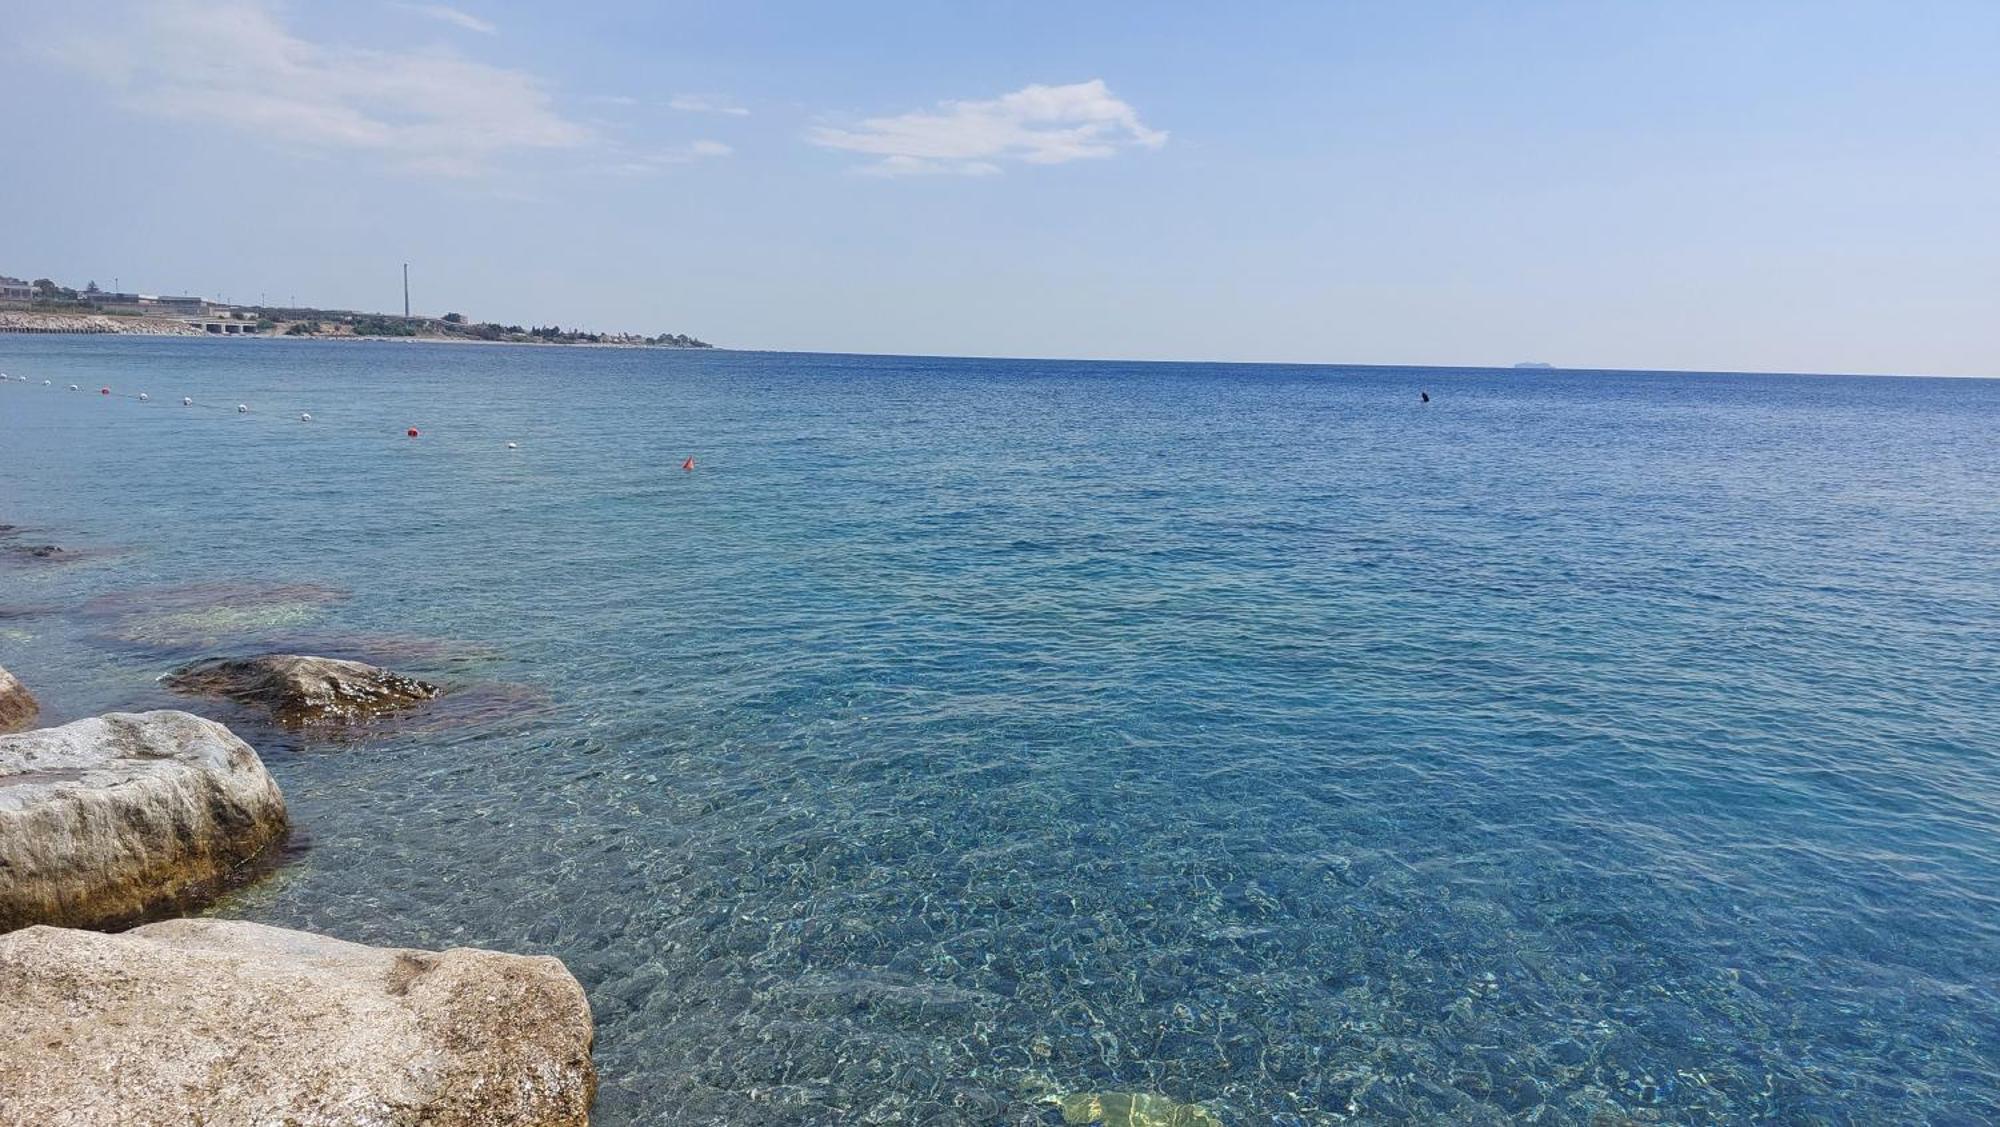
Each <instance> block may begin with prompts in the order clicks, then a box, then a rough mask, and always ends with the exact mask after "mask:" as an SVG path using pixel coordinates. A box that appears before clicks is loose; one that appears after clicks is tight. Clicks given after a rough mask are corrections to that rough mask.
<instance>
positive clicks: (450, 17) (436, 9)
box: [396, 4, 500, 35]
mask: <svg viewBox="0 0 2000 1127" xmlns="http://www.w3.org/2000/svg"><path fill="white" fill-rule="evenodd" d="M396 6H397V7H398V8H402V9H403V10H404V11H409V12H415V13H416V14H418V15H420V16H429V17H430V18H431V19H434V20H439V21H442V22H444V23H448V24H451V25H452V26H453V27H458V28H463V29H465V30H466V31H476V32H478V33H479V34H481V35H492V34H495V33H496V32H498V31H499V30H500V29H499V28H497V27H495V26H493V24H492V23H491V22H490V21H487V20H482V19H480V18H479V17H478V16H475V15H473V14H472V13H471V12H461V11H459V10H458V9H457V8H450V7H446V6H445V5H443V4H398V5H396Z"/></svg>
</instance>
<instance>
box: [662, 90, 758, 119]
mask: <svg viewBox="0 0 2000 1127" xmlns="http://www.w3.org/2000/svg"><path fill="white" fill-rule="evenodd" d="M667 108H669V109H676V110H679V111H681V112H682V113H720V114H728V115H729V116H731V117H749V116H750V111H749V110H746V109H744V108H743V107H742V106H739V105H737V104H735V103H734V102H731V101H730V100H729V99H727V98H716V97H712V96H710V95H707V94H676V95H674V96H673V99H672V100H671V101H669V102H668V103H667Z"/></svg>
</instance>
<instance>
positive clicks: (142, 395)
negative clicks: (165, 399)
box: [139, 391, 152, 403]
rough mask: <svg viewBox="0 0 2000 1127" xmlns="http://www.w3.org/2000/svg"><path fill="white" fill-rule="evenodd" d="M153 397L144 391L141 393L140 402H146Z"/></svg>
mask: <svg viewBox="0 0 2000 1127" xmlns="http://www.w3.org/2000/svg"><path fill="white" fill-rule="evenodd" d="M151 398H152V396H150V395H147V394H146V393H145V392H143V391H142V392H140V393H139V402H141V403H144V402H146V401H147V400H148V399H151Z"/></svg>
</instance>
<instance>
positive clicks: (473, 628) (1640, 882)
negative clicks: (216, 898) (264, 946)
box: [0, 337, 2000, 1124]
mask: <svg viewBox="0 0 2000 1127" xmlns="http://www.w3.org/2000/svg"><path fill="white" fill-rule="evenodd" d="M0 370H6V371H9V372H12V373H15V374H17V375H27V376H29V377H30V378H31V379H32V380H33V381H35V382H34V383H33V384H31V385H27V386H23V385H21V384H19V383H9V384H6V385H0V523H15V524H22V525H30V526H35V528H36V531H34V532H31V533H28V534H26V535H25V537H24V538H22V539H20V540H17V541H16V543H23V542H44V541H53V542H56V543H61V544H64V545H66V546H71V547H79V548H97V549H101V552H100V554H98V555H96V556H94V557H91V558H86V559H83V560H81V561H80V562H76V563H70V564H63V565H48V564H30V563H26V562H21V561H14V562H8V561H6V560H4V559H0V664H5V665H6V666H7V667H9V668H10V669H13V670H15V671H16V672H17V673H19V674H20V675H21V676H22V677H23V678H24V679H25V680H27V681H29V682H30V683H31V685H32V687H34V688H35V689H36V690H37V691H38V692H39V693H40V695H41V696H42V699H43V701H44V705H45V710H46V711H47V712H48V713H49V714H50V717H51V719H54V720H62V719H68V718H72V717H74V716H78V715H84V714H89V713H94V712H98V711H102V710H105V709H109V708H116V707H134V706H152V705H158V704H163V703H169V702H170V698H167V697H165V696H164V694H162V693H161V692H160V691H159V690H158V688H157V687H155V686H154V685H153V684H152V683H151V680H152V678H153V677H154V676H156V675H157V674H158V673H159V672H161V671H163V670H165V669H166V668H168V667H170V666H172V665H173V664H175V663H176V662H178V661H180V660H183V659H184V658H186V657H191V656H198V655H203V654H213V653H224V652H233V651H239V650H254V649H256V648H259V647H260V646H261V645H265V644H274V643H280V642H282V643H285V644H312V645H316V646H319V647H320V648H323V649H328V650H341V651H343V652H353V653H356V654H359V655H362V656H387V657H390V658H393V659H394V660H395V661H396V663H397V664H398V665H399V666H400V667H403V668H413V669H417V670H419V671H425V672H430V673H432V674H433V675H435V676H439V677H443V678H444V679H446V680H447V681H448V682H449V683H450V684H452V685H453V686H454V687H458V688H461V689H463V690H465V691H466V692H467V693H471V694H473V695H474V696H475V697H476V696H477V695H478V694H485V696H486V697H487V698H489V699H491V700H495V701H498V702H499V704H498V706H496V707H493V708H490V709H486V710H484V711H482V712H481V714H480V715H478V716H475V717H471V718H465V717H460V718H459V719H458V721H457V722H452V723H445V722H442V721H439V722H435V723H426V722H423V721H418V722H415V723H412V724H411V725H409V726H407V727H399V728H390V729H386V730H383V731H381V732H378V733H375V734H374V735H372V736H371V737H370V738H367V739H364V740H360V741H357V742H352V743H347V744H341V745H333V746H329V745H323V744H300V743H298V742H296V741H292V740H288V739H286V738H283V737H280V736H277V735H275V734H272V733H269V732H255V733H254V734H253V739H254V740H255V742H256V743H257V744H258V746H259V747H260V750H262V751H263V752H264V754H265V758H266V761H267V763H268V764H269V765H270V767H271V769H272V771H273V773H274V774H276V775H277V777H278V779H279V782H280V784H281V785H282V786H283V788H284V790H285V793H286V795H287V798H288V800H289V802H290V803H291V806H292V809H293V813H294V819H295V821H296V823H297V824H298V826H299V827H300V830H301V834H300V838H301V840H300V843H299V848H298V849H297V850H296V854H295V856H294V857H293V858H292V859H291V863H290V864H289V865H287V866H286V867H285V868H284V869H282V870H281V871H280V872H278V873H277V874H275V875H274V876H272V877H271V878H269V879H267V880H265V881H263V882H262V883H260V884H258V885H256V886H254V887H253V888H251V889H248V890H246V891H245V892H243V893H241V894H239V895H238V896H236V897H234V898H232V899H231V900H230V901H228V902H227V903H225V904H224V905H222V906H221V908H220V909H218V910H219V911H220V912H222V913H223V914H229V915H240V916H244V917H248V918H252V919H258V920H263V921H267V922H272V923H277V924H283V925H290V926H299V927H308V928H313V929H318V930H323V931H327V932H330V933H332V934H335V935H340V936H343V937H347V938H352V939H357V940H361V941H365V942H374V943H396V944H409V945H415V946H437V945H441V944H478V945H483V946H491V947H497V948H502V949H508V950H518V951H537V952H548V953H553V954H556V955H559V956H560V957H562V958H563V959H564V960H565V961H566V962H567V963H568V964H569V966H570V968H571V969H572V970H573V971H574V972H575V973H576V974H577V975H578V977H579V978H580V979H581V980H582V981H583V982H584V984H585V985H586V987H587V988H588V989H589V991H590V994H591V1001H592V1005H593V1007H594V1008H595V1012H596V1017H597V1027H598V1035H599V1041H598V1051H597V1061H598V1065H599V1068H600V1070H601V1072H602V1076H603V1088H602V1092H601V1096H600V1100H599V1105H598V1118H599V1120H600V1121H601V1122H604V1123H624V1122H659V1123H671V1122H724V1123H746V1124H747V1123H873V1122H887V1123H901V1122H938V1123H954V1122H958V1123H994V1122H1005V1123H1041V1122H1051V1121H1053V1120H1054V1119H1055V1112H1054V1110H1053V1108H1052V1107H1050V1106H1049V1105H1047V1104H1045V1103H1040V1102H1037V1100H1036V1097H1037V1096H1039V1095H1041V1094H1042V1093H1045V1092H1048V1091H1057V1092H1071V1091H1085V1090H1152V1091H1159V1092H1163V1093H1166V1094H1167V1095H1169V1096H1172V1097H1174V1098H1176V1099H1181V1100H1200V1101H1202V1102H1203V1103H1204V1104H1205V1105H1206V1106H1207V1107H1209V1108H1210V1109H1212V1110H1213V1111H1214V1112H1216V1113H1217V1114H1218V1115H1219V1116H1220V1117H1221V1118H1222V1119H1223V1120H1224V1121H1225V1122H1227V1123H1231V1124H1251V1123H1284V1124H1299V1123H1328V1122H1342V1121H1348V1120H1359V1121H1371V1122H1372V1121H1386V1120H1394V1119H1397V1118H1414V1119H1420V1120H1449V1121H1454V1122H1469V1123H1477V1122H1503V1121H1509V1120H1514V1119H1518V1118H1529V1117H1539V1121H1541V1122H1590V1121H1593V1120H1594V1119H1595V1120H1600V1121H1603V1120H1609V1121H1619V1120H1620V1119H1631V1120H1640V1121H1651V1120H1659V1121H1667V1122H1702V1121H1715V1120H1727V1121H1748V1120H1759V1119H1768V1120H1777V1121H1786V1122H1827V1123H1847V1122H1854V1123H1874V1122H1884V1121H1898V1122H1919V1121H1921V1122H1932V1123H1979V1122H1990V1121H1994V1120H2000V1078H1996V1074H1995V1067H1994V1062H1995V1060H1996V1059H2000V985H1996V984H2000V685H1996V674H2000V383H1996V382H1988V381H1896V380H1864V379H1841V378H1806V377H1750V376H1741V377H1739V376H1675V375H1648V374H1573V373H1512V372H1472V371H1468V372H1436V371H1430V372H1415V371H1394V370H1381V369H1341V368H1273V367H1254V368H1253V367H1233V366H1223V365H1184V366H1161V365H1113V364H1074V363H1054V362H995V361H970V360H931V359H898V358H860V357H839V356H803V355H760V354H725V353H717V354H696V353H661V352H620V351H603V350H577V351H553V350H547V351H544V350H529V349H509V348H483V347H443V346H419V345H394V344H382V345H367V344H310V343H292V342H282V343H279V342H247V341H236V342H221V341H217V342H211V341H172V340H126V341H119V340H103V339H98V338H34V337H11V338H9V337H0ZM44 378H46V379H50V380H52V381H54V382H53V386H52V387H51V388H43V387H41V386H40V384H39V381H40V380H41V379H44ZM69 383H79V384H82V385H83V386H84V387H85V388H86V389H89V388H93V387H95V386H98V385H100V384H109V385H111V386H113V387H114V389H116V390H120V391H134V392H136V391H139V390H144V391H147V392H149V393H150V394H151V396H152V400H153V401H152V402H150V403H146V404H140V403H137V402H134V401H129V400H122V399H110V400H106V399H104V398H102V397H99V396H95V395H90V394H87V393H69V392H67V391H63V390H61V389H62V388H64V387H65V386H66V385H67V384H69ZM1419 387H1427V388H1429V389H1430V391H1431V393H1432V396H1433V398H1434V400H1435V401H1434V402H1433V403H1432V404H1431V405H1430V407H1428V408H1422V409H1420V408H1419V407H1418V406H1417V404H1416V402H1415V400H1416V392H1417V390H1418V388H1419ZM182 395H192V396H194V397H196V398H197V399H198V400H201V401H202V402H203V403H204V404H206V403H210V402H213V403H218V404H228V405H233V404H234V403H236V402H248V403H250V404H252V405H254V406H255V407H256V408H257V411H256V412H254V413H253V414H251V415H249V416H244V417H239V416H237V415H236V414H234V413H233V412H232V411H226V410H212V411H211V410H184V409H182V408H180V407H179V406H177V405H176V404H177V402H178V399H179V397H180V396H182ZM301 410H309V411H311V412H312V413H313V414H314V416H315V418H316V420H317V421H316V422H315V423H313V424H310V425H307V424H301V423H298V422H296V421H295V417H296V414H297V412H298V411H301ZM407 426H417V427H420V428H422V429H423V430H424V431H425V434H424V437H423V438H421V439H419V440H417V441H410V440H408V439H405V438H403V437H402V434H401V432H402V430H403V429H404V428H405V427H407ZM508 441H515V442H518V443H519V444H520V448H519V449H518V450H513V451H509V450H507V449H505V443H506V442H508ZM689 454H693V455H695V456H696V457H697V458H698V459H699V463H698V468H697V470H696V472H695V473H693V474H684V473H682V472H680V470H679V468H678V464H679V462H680V460H681V459H682V458H683V457H685V456H687V455H689ZM190 585H193V587H192V589H190ZM215 585H222V587H221V589H220V590H218V588H217V587H216V586H215ZM439 643H444V644H439ZM462 699H463V698H462ZM179 703H180V704H181V706H186V702H179ZM246 732H249V729H246Z"/></svg>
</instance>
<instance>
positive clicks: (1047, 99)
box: [811, 79, 1167, 176]
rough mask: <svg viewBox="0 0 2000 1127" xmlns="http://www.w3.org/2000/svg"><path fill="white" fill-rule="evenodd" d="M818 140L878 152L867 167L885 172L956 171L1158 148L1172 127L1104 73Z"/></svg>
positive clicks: (985, 172)
mask: <svg viewBox="0 0 2000 1127" xmlns="http://www.w3.org/2000/svg"><path fill="white" fill-rule="evenodd" d="M811 140H812V142H813V143H814V144H816V145H822V146H825V147H826V148H829V149H841V150H843V151H846V152H851V153H863V154H866V155H868V156H872V157H877V158H879V159H877V160H875V161H874V162H872V163H870V164H867V165H865V166H863V171H866V172H871V173H875V174H877V175H882V176H908V175H920V174H938V173H956V174H958V175H962V176H990V175H992V174H993V173H996V172H999V171H1000V164H999V163H998V162H1001V161H1020V162H1024V163H1027V164H1062V163H1065V162H1067V161H1072V160H1083V159H1087V158H1091V157H1108V156H1111V155H1112V154H1113V153H1116V152H1117V151H1118V150H1119V149H1121V148H1130V147H1134V146H1137V147H1140V148H1148V149H1157V148H1159V147H1160V146H1161V145H1164V144H1166V143H1167V135H1166V133H1165V132H1163V131H1161V130H1157V129H1148V128H1146V127H1145V125H1143V124H1141V123H1140V121H1139V113H1138V111H1137V110H1135V109H1133V108H1132V107H1131V106H1130V105H1127V104H1126V103H1125V102H1122V101H1120V100H1119V99H1118V98H1116V97H1115V96H1113V95H1112V93H1111V90H1110V88H1108V87H1106V86H1105V85H1104V82H1103V80H1102V79H1092V80H1090V81H1089V82H1077V83H1072V84H1070V85H1068V86H1041V85H1036V86H1027V87H1023V88H1022V89H1019V90H1016V91H1014V92H1013V93H1012V94H1003V95H1001V96H1000V97H998V98H994V99H992V100H991V101H984V102H943V103H940V104H939V106H938V108H937V109H935V110H928V111H925V110H919V111H917V112H915V113H906V114H901V115H899V116H896V117H874V118H869V119H867V120H866V121H863V122H861V123H860V125H858V126H857V127H855V128H853V129H837V128H833V127H830V126H829V127H822V128H820V129H816V130H814V131H813V133H812V135H811Z"/></svg>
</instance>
